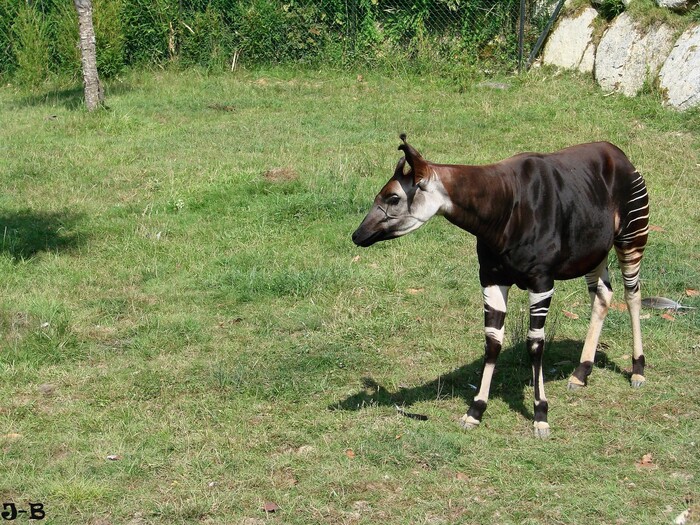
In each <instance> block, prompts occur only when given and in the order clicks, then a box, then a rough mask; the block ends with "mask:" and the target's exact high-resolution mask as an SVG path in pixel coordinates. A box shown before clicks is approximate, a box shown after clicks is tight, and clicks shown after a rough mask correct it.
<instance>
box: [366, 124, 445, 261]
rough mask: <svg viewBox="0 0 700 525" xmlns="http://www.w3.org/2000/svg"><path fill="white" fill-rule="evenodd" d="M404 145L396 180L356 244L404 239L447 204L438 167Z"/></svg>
mask: <svg viewBox="0 0 700 525" xmlns="http://www.w3.org/2000/svg"><path fill="white" fill-rule="evenodd" d="M401 141H402V142H403V143H402V144H401V145H400V146H399V149H400V150H401V151H403V152H404V157H402V158H401V159H400V160H399V163H398V164H397V165H396V169H395V170H394V176H393V177H392V178H391V179H389V182H387V183H386V185H385V186H384V187H383V188H382V189H381V191H380V192H379V194H378V195H377V197H376V198H375V199H374V204H373V205H372V208H371V209H370V210H369V213H368V214H367V216H366V217H365V219H364V220H363V221H362V224H360V226H359V228H357V230H356V231H355V233H353V234H352V240H353V242H354V243H355V244H357V245H358V246H362V247H367V246H371V245H373V244H374V243H376V242H379V241H387V240H389V239H395V238H396V237H401V236H402V235H406V234H407V233H410V232H412V231H414V230H417V229H418V228H420V227H421V226H422V225H423V224H425V223H426V222H427V221H428V219H430V218H431V217H432V216H433V215H435V214H437V213H438V212H439V211H440V209H441V207H442V205H443V202H444V188H443V187H442V184H441V183H440V180H439V179H438V177H437V172H436V171H435V166H433V165H431V164H430V163H428V162H427V161H426V160H425V159H424V158H423V157H422V156H421V154H420V153H418V151H416V150H415V149H414V148H413V146H411V145H410V144H408V143H407V142H406V135H405V134H401Z"/></svg>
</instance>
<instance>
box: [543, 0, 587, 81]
mask: <svg viewBox="0 0 700 525" xmlns="http://www.w3.org/2000/svg"><path fill="white" fill-rule="evenodd" d="M597 15H598V12H597V11H596V10H595V9H593V8H592V7H588V8H586V9H584V10H583V11H581V12H580V13H579V14H578V15H576V16H573V17H569V18H564V19H562V20H561V21H560V22H559V23H558V24H557V27H556V29H555V30H554V32H553V33H552V34H551V35H550V37H549V39H548V40H547V45H546V46H545V48H544V53H543V56H542V63H544V64H549V65H552V66H557V67H563V68H566V69H578V70H579V71H581V72H583V73H591V72H592V71H593V63H594V60H595V45H594V44H593V39H592V37H593V20H594V19H595V18H596V16H597Z"/></svg>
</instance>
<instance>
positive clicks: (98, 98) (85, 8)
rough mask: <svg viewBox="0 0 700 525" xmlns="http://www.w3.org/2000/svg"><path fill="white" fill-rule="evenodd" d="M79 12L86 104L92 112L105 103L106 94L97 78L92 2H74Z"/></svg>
mask: <svg viewBox="0 0 700 525" xmlns="http://www.w3.org/2000/svg"><path fill="white" fill-rule="evenodd" d="M73 3H74V4H75V9H76V10H77V11H78V33H79V35H80V58H81V62H82V64H83V83H84V85H85V104H86V105H87V108H88V110H90V111H92V110H93V109H95V108H97V107H98V106H100V105H101V104H102V103H103V102H104V92H103V91H102V84H100V78H99V77H98V76H97V50H96V46H95V28H94V27H93V25H92V0H73Z"/></svg>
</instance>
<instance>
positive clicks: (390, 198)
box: [386, 193, 401, 205]
mask: <svg viewBox="0 0 700 525" xmlns="http://www.w3.org/2000/svg"><path fill="white" fill-rule="evenodd" d="M399 202H401V197H399V196H398V195H396V194H395V193H392V194H391V195H389V196H388V197H387V198H386V203H387V204H391V205H394V204H398V203H399Z"/></svg>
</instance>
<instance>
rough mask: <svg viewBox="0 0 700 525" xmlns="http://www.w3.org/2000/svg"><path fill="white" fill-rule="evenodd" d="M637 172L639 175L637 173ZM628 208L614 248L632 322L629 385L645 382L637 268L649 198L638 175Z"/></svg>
mask: <svg viewBox="0 0 700 525" xmlns="http://www.w3.org/2000/svg"><path fill="white" fill-rule="evenodd" d="M637 175H639V174H637ZM628 206H629V207H630V211H628V212H627V215H626V217H625V222H626V224H625V226H624V228H622V231H621V232H620V234H619V235H618V236H617V237H616V238H615V251H616V252H617V259H618V261H620V269H621V270H622V279H623V281H624V285H625V301H626V302H627V310H628V311H629V314H630V320H631V321H632V340H633V345H634V346H633V356H632V386H633V387H635V388H636V387H640V386H642V385H643V384H644V381H645V379H644V364H645V362H644V352H643V350H642V328H641V323H640V320H639V314H640V311H641V308H642V295H641V292H640V289H639V269H640V267H641V264H642V256H643V255H644V247H645V246H646V243H647V237H648V235H649V197H648V195H647V189H646V186H645V184H644V180H643V179H642V177H641V175H639V178H638V179H636V180H635V182H634V183H633V185H632V190H631V194H630V200H629V202H628Z"/></svg>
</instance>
